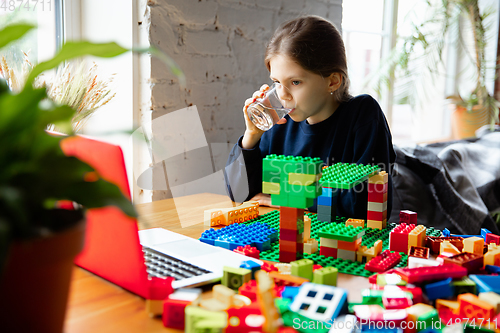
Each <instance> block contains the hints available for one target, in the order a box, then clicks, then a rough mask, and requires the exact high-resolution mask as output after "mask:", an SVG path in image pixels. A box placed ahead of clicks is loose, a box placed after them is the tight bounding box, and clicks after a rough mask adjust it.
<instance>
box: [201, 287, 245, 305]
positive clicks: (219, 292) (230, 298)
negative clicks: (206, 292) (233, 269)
mask: <svg viewBox="0 0 500 333" xmlns="http://www.w3.org/2000/svg"><path fill="white" fill-rule="evenodd" d="M235 296H236V292H235V291H234V290H232V289H231V288H229V287H226V286H225V285H223V284H216V285H215V286H214V287H213V288H212V298H208V299H202V300H201V302H200V307H202V308H204V309H207V310H212V311H226V310H227V309H229V308H230V307H233V306H234V305H235V304H234V303H235V301H234V297H235Z"/></svg>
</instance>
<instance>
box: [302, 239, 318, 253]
mask: <svg viewBox="0 0 500 333" xmlns="http://www.w3.org/2000/svg"><path fill="white" fill-rule="evenodd" d="M316 252H318V241H317V240H315V239H314V238H311V239H308V240H307V242H304V253H307V254H315V253H316Z"/></svg>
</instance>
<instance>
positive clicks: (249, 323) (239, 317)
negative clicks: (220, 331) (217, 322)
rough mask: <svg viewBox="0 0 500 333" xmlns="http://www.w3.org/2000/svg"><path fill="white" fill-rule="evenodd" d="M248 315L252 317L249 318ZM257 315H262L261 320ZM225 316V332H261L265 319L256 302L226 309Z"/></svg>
mask: <svg viewBox="0 0 500 333" xmlns="http://www.w3.org/2000/svg"><path fill="white" fill-rule="evenodd" d="M249 316H252V317H253V318H249ZM259 316H261V317H262V318H261V320H258V317H259ZM227 318H228V325H227V327H226V329H225V330H224V331H225V332H226V333H248V332H263V327H262V324H263V323H264V321H265V319H264V316H263V315H262V311H261V310H260V306H259V303H257V302H253V303H252V304H250V305H245V306H242V307H239V308H236V307H231V308H229V309H227ZM256 319H257V320H256Z"/></svg>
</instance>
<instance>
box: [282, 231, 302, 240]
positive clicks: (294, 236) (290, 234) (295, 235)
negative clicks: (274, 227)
mask: <svg viewBox="0 0 500 333" xmlns="http://www.w3.org/2000/svg"><path fill="white" fill-rule="evenodd" d="M303 237H304V234H303V233H300V234H299V231H298V230H293V229H280V239H282V240H287V241H293V242H298V241H302V238H303Z"/></svg>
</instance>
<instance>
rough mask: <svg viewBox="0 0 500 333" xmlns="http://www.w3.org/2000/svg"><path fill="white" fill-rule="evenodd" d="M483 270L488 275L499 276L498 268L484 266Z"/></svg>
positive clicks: (499, 268) (499, 269) (499, 267)
mask: <svg viewBox="0 0 500 333" xmlns="http://www.w3.org/2000/svg"><path fill="white" fill-rule="evenodd" d="M484 269H485V270H486V272H488V273H489V274H500V266H493V265H485V266H484Z"/></svg>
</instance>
